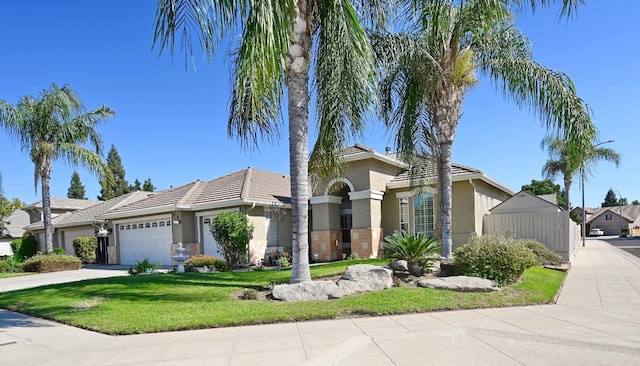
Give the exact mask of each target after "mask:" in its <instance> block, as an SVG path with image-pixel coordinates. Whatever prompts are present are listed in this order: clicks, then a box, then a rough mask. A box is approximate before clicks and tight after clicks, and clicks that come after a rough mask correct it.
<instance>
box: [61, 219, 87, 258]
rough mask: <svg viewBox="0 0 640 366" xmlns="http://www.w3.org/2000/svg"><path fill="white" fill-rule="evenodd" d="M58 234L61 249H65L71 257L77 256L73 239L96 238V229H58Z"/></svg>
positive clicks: (83, 227) (81, 227)
mask: <svg viewBox="0 0 640 366" xmlns="http://www.w3.org/2000/svg"><path fill="white" fill-rule="evenodd" d="M56 233H57V234H58V237H59V238H60V239H59V242H58V243H60V246H59V247H60V248H62V249H64V250H65V251H66V252H67V254H69V255H75V251H74V249H73V239H75V238H79V237H83V236H90V237H95V236H96V234H95V228H94V227H93V226H91V225H85V226H77V227H73V228H58V229H56Z"/></svg>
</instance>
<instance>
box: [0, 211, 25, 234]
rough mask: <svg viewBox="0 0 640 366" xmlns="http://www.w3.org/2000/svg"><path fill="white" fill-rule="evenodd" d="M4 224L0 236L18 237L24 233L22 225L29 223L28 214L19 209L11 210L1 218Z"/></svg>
mask: <svg viewBox="0 0 640 366" xmlns="http://www.w3.org/2000/svg"><path fill="white" fill-rule="evenodd" d="M3 221H4V222H5V223H6V224H5V230H4V232H0V237H10V238H20V237H22V234H24V229H23V228H24V227H25V226H27V225H29V214H28V213H27V212H26V211H23V210H21V209H18V210H15V211H13V212H12V213H11V214H10V215H9V216H7V217H5V218H4V220H3Z"/></svg>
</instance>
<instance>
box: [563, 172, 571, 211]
mask: <svg viewBox="0 0 640 366" xmlns="http://www.w3.org/2000/svg"><path fill="white" fill-rule="evenodd" d="M571 181H572V179H571V177H570V176H569V177H568V176H565V177H564V209H565V210H566V211H569V210H570V209H571V203H570V202H569V193H570V192H569V191H570V190H571Z"/></svg>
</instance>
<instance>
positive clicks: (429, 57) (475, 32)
mask: <svg viewBox="0 0 640 366" xmlns="http://www.w3.org/2000/svg"><path fill="white" fill-rule="evenodd" d="M580 2H581V1H575V0H570V1H563V4H564V6H563V11H564V12H565V13H570V12H571V10H574V9H575V8H576V7H577V6H578V4H579V3H580ZM525 3H526V2H525V1H506V0H505V1H499V0H493V1H492V0H468V1H451V0H449V1H446V0H432V1H429V0H425V1H422V2H420V3H419V4H416V2H414V1H413V0H409V1H405V2H404V6H405V9H406V10H405V11H400V12H398V13H399V14H400V16H401V17H402V16H403V15H405V14H406V18H403V19H401V21H400V22H399V23H400V24H404V25H405V27H404V28H402V29H401V30H400V31H397V30H395V29H394V30H393V31H387V32H377V33H373V34H372V35H371V41H372V44H373V47H374V49H375V50H376V51H375V52H376V56H377V58H378V59H379V63H380V66H381V70H382V71H381V75H380V78H381V81H380V111H381V115H382V117H383V118H384V120H385V122H386V123H387V126H388V128H389V129H390V131H392V132H393V134H394V135H395V136H396V145H397V148H398V151H399V152H400V153H401V155H402V156H403V157H404V158H405V159H406V160H407V161H415V156H416V155H429V154H430V155H432V156H434V159H435V160H436V163H437V166H438V182H437V184H438V192H439V195H440V199H439V201H440V209H441V212H440V214H441V218H440V222H439V227H440V228H441V239H442V244H443V245H442V246H443V255H444V256H446V257H449V258H450V257H451V249H452V236H451V232H452V224H451V185H452V181H451V149H452V145H453V142H454V138H455V132H456V128H457V126H458V122H459V120H460V117H461V110H462V103H463V101H464V97H465V95H466V92H467V91H469V90H470V89H471V88H473V87H474V86H475V85H476V84H477V82H478V79H477V77H476V73H477V72H481V73H483V74H485V75H486V76H488V77H489V79H490V80H492V81H493V82H495V83H496V84H497V86H498V87H499V88H500V89H501V90H502V93H503V94H504V95H505V96H508V97H509V98H510V99H511V100H513V101H514V102H515V103H516V104H518V105H519V106H521V107H527V108H530V109H532V110H534V111H535V112H536V113H537V114H538V115H539V116H540V117H541V118H542V119H543V120H544V121H545V122H546V126H547V128H550V129H552V130H554V131H556V133H558V134H559V135H562V136H565V137H566V138H567V139H570V140H572V141H574V142H575V143H574V145H576V146H577V145H586V144H587V140H588V141H590V138H591V137H592V136H593V134H594V128H593V125H592V122H591V116H590V113H589V110H588V108H587V106H586V105H585V103H584V102H583V101H582V100H581V99H580V98H579V97H578V96H577V95H576V92H575V89H574V86H573V83H572V81H571V80H570V79H569V77H568V76H567V75H565V74H563V73H560V72H557V71H553V70H549V69H547V68H545V67H544V66H542V65H540V64H538V63H536V62H535V61H533V59H532V53H531V44H530V43H529V41H528V40H527V38H526V37H525V35H524V34H522V33H521V32H520V31H519V30H518V29H516V27H515V24H514V18H515V16H514V14H513V12H512V8H513V6H519V7H521V6H524V5H525ZM536 3H537V2H536V1H534V0H532V1H531V5H532V7H534V8H535V5H536ZM538 3H540V4H541V5H543V6H544V5H547V3H549V1H539V2H538ZM396 24H398V23H396Z"/></svg>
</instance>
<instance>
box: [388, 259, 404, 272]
mask: <svg viewBox="0 0 640 366" xmlns="http://www.w3.org/2000/svg"><path fill="white" fill-rule="evenodd" d="M389 268H391V269H392V270H393V271H394V272H409V267H408V265H407V261H405V260H403V259H394V260H392V261H391V262H389Z"/></svg>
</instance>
